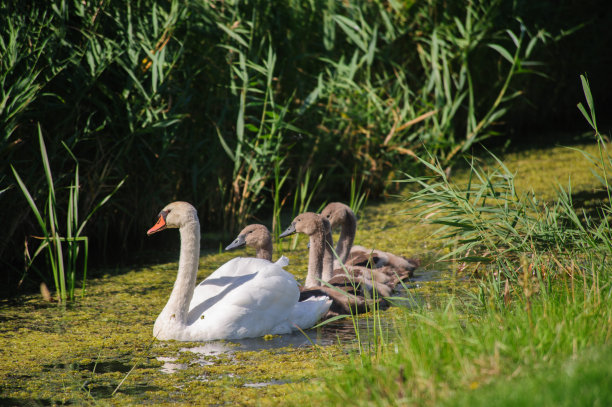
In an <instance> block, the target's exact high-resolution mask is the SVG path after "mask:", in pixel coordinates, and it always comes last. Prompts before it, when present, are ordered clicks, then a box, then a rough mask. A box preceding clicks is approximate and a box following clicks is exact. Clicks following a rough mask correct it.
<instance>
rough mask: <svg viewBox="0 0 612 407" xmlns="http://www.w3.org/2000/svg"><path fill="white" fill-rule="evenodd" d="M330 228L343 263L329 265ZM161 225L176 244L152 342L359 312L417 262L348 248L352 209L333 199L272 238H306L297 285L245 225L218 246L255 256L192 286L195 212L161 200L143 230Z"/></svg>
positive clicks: (280, 330)
mask: <svg viewBox="0 0 612 407" xmlns="http://www.w3.org/2000/svg"><path fill="white" fill-rule="evenodd" d="M347 209H348V210H347ZM338 225H340V226H342V231H341V234H340V239H339V241H338V245H337V247H336V249H335V251H336V253H337V255H336V256H338V258H339V259H338V260H340V262H344V261H347V262H350V264H348V266H342V264H341V263H340V262H339V263H337V264H336V266H334V253H333V250H332V247H333V240H332V233H331V232H332V227H334V226H338ZM169 228H178V229H179V234H180V239H181V248H180V255H179V267H178V272H177V277H176V281H175V283H174V287H173V289H172V292H171V294H170V297H169V299H168V302H167V303H166V306H165V307H164V308H163V310H162V312H161V313H160V314H159V316H158V317H157V319H156V321H155V324H154V327H153V334H154V336H155V337H156V338H157V339H160V340H170V339H174V340H178V341H208V340H214V339H241V338H250V337H258V336H264V335H267V334H284V333H289V332H291V331H292V330H295V329H307V328H310V327H312V326H314V324H316V323H317V321H319V320H320V319H322V318H325V317H329V316H332V315H339V314H348V313H356V312H364V311H366V310H368V309H371V307H372V306H374V305H375V304H377V303H378V304H381V303H383V301H384V300H383V299H382V297H385V296H389V295H390V294H391V292H392V291H393V288H394V287H395V285H396V284H397V283H398V282H399V281H400V280H402V279H404V278H406V277H408V276H409V275H411V274H412V271H413V270H414V269H415V268H416V267H417V266H418V263H417V262H416V261H414V260H407V259H405V258H402V257H399V256H395V255H392V254H390V253H385V252H379V251H376V250H370V251H368V249H365V248H362V247H360V246H353V245H352V243H353V241H354V238H355V232H356V217H355V214H354V213H353V211H351V210H350V208H349V207H348V206H346V205H344V204H341V203H333V204H330V205H328V206H327V207H326V208H325V209H324V210H323V211H322V213H321V214H320V215H319V214H316V213H312V212H305V213H302V214H300V215H298V216H297V217H296V218H295V219H294V220H293V221H292V223H291V225H290V226H289V227H288V228H287V230H285V231H284V232H283V233H282V234H281V235H280V236H281V237H285V236H289V235H291V234H293V233H303V234H306V235H308V236H309V239H310V248H309V257H308V274H307V276H306V281H305V284H304V286H302V287H300V286H298V283H297V281H296V280H295V278H294V277H293V275H292V274H291V273H289V272H287V271H286V270H285V269H284V267H287V266H288V264H289V260H288V259H287V258H286V257H284V256H281V258H280V259H278V260H277V261H276V262H272V255H273V245H272V237H271V235H270V232H269V231H268V229H267V228H266V227H265V226H263V225H258V224H253V225H248V226H246V227H245V228H244V229H243V230H242V231H241V232H240V233H239V234H238V236H237V237H236V239H235V240H234V241H233V242H232V243H231V244H230V245H228V246H227V247H226V250H232V249H236V248H239V247H243V246H250V247H253V248H255V249H256V257H255V258H242V257H237V258H234V259H232V260H230V261H228V262H227V263H225V264H223V265H222V266H221V267H219V268H218V269H217V270H215V271H214V272H213V273H212V274H211V275H210V276H209V277H207V278H206V279H205V280H204V281H202V282H201V283H200V284H198V285H196V277H197V271H198V264H199V255H200V222H199V220H198V216H197V211H196V209H195V208H194V207H193V206H192V205H191V204H189V203H187V202H180V201H178V202H173V203H170V204H168V205H166V207H164V208H163V209H162V210H161V212H160V213H159V215H158V216H157V222H156V223H155V225H154V226H153V227H151V228H150V229H149V230H148V231H147V234H148V235H152V234H154V233H158V232H160V231H162V230H165V229H169ZM338 264H340V267H338Z"/></svg>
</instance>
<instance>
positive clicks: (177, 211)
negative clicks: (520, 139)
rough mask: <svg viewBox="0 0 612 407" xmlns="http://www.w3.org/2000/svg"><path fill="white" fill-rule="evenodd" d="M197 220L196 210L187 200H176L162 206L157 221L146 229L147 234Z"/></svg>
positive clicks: (178, 226)
mask: <svg viewBox="0 0 612 407" xmlns="http://www.w3.org/2000/svg"><path fill="white" fill-rule="evenodd" d="M194 221H196V222H198V211H197V210H196V208H194V207H193V205H191V204H190V203H188V202H183V201H176V202H172V203H170V204H168V205H166V206H165V207H164V209H162V210H161V212H159V215H157V222H156V223H155V225H154V226H153V227H152V228H151V229H149V230H148V231H147V235H152V234H153V233H157V232H160V231H162V230H164V229H168V228H180V227H181V226H183V225H186V224H188V223H190V222H194Z"/></svg>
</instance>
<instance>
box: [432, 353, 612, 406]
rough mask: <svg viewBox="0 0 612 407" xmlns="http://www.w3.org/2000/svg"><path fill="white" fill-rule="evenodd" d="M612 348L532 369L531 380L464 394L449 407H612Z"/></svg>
mask: <svg viewBox="0 0 612 407" xmlns="http://www.w3.org/2000/svg"><path fill="white" fill-rule="evenodd" d="M610 389H612V347H610V346H609V345H608V346H601V347H594V348H591V349H589V350H587V351H585V352H583V353H581V354H580V355H577V356H576V357H571V358H567V359H565V360H564V361H562V362H560V363H559V362H557V363H553V364H551V365H550V366H547V367H546V368H545V369H532V370H531V371H530V372H529V377H520V378H516V379H504V380H500V381H499V382H496V383H492V384H489V385H485V386H482V387H480V388H478V389H476V390H474V391H467V392H462V393H460V394H457V395H456V398H455V399H453V400H449V401H448V402H445V403H443V404H444V405H448V406H492V405H495V406H501V407H503V406H568V407H569V406H577V407H578V406H609V405H612V392H611V391H610Z"/></svg>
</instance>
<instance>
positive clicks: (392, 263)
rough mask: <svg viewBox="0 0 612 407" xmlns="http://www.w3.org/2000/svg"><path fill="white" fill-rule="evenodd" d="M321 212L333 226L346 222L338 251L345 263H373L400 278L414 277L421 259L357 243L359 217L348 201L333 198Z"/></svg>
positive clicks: (382, 270) (391, 275)
mask: <svg viewBox="0 0 612 407" xmlns="http://www.w3.org/2000/svg"><path fill="white" fill-rule="evenodd" d="M321 216H323V217H324V218H326V219H327V220H328V221H329V223H330V225H331V227H332V229H333V228H335V227H337V226H342V229H341V231H340V237H339V238H338V244H337V246H336V253H337V254H338V257H339V259H340V260H341V261H342V262H343V263H344V264H345V265H347V266H366V267H373V268H376V269H379V270H380V271H381V272H382V273H385V274H387V275H388V276H390V277H397V278H399V279H400V280H403V279H406V278H408V277H411V276H412V275H413V273H414V270H415V269H416V268H417V267H418V266H419V261H418V260H417V259H407V258H405V257H403V256H398V255H396V254H393V253H389V252H384V251H382V250H375V249H367V248H365V247H363V246H353V242H354V240H355V234H356V231H357V217H356V216H355V213H354V212H353V210H352V209H351V208H350V207H349V206H348V205H345V204H343V203H341V202H332V203H330V204H328V205H327V206H326V207H325V208H323V210H322V211H321Z"/></svg>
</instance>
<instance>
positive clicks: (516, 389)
mask: <svg viewBox="0 0 612 407" xmlns="http://www.w3.org/2000/svg"><path fill="white" fill-rule="evenodd" d="M598 273H599V272H598ZM568 280H569V281H570V285H565V284H564V283H560V282H557V283H555V285H554V287H552V288H551V289H550V290H549V292H548V293H542V292H540V293H538V294H533V295H532V296H531V297H529V296H526V295H525V293H526V292H529V290H531V292H533V291H534V290H536V288H537V287H539V283H538V282H537V281H531V282H530V283H529V284H530V285H529V287H526V289H525V290H517V291H515V292H514V294H512V293H511V294H509V295H508V296H507V297H506V298H505V299H504V298H502V299H501V302H500V301H498V299H495V298H492V299H491V300H492V302H493V304H494V305H493V306H487V308H486V309H483V310H481V311H480V312H478V311H477V310H476V309H474V308H473V306H470V305H468V306H467V308H466V306H460V305H458V304H457V305H455V304H454V303H453V301H450V302H449V303H448V306H447V307H446V308H445V309H441V310H432V311H428V310H426V309H422V310H419V311H417V312H406V314H405V319H404V321H403V322H401V323H400V324H399V325H400V327H398V328H399V329H400V333H399V336H398V337H397V338H394V339H393V340H390V341H388V342H387V343H384V344H382V345H379V349H378V352H377V353H376V354H375V356H372V355H365V356H364V355H361V356H360V355H355V356H354V357H353V359H352V360H351V361H350V362H349V363H348V364H347V365H346V366H345V367H344V369H343V370H342V372H341V374H338V375H333V376H331V377H328V378H327V380H326V381H325V384H324V385H323V386H322V387H321V388H320V389H319V391H318V392H313V393H311V397H312V401H311V403H312V404H314V405H316V404H320V405H346V404H347V403H351V404H352V405H364V406H365V405H380V406H395V405H424V406H428V405H449V406H454V405H457V406H463V405H589V406H590V405H610V402H611V401H612V391H611V390H610V389H612V386H611V384H612V379H611V377H612V376H611V375H610V373H612V367H611V366H610V364H609V360H610V358H611V357H612V350H611V348H610V342H611V340H612V295H611V293H612V285H611V284H610V281H609V280H607V281H605V282H604V281H599V282H596V281H595V280H596V279H595V280H591V279H590V278H587V280H586V284H585V280H582V278H581V279H580V280H571V279H569V278H568ZM506 303H507V304H506ZM470 309H471V311H470V312H469V313H466V311H467V310H470Z"/></svg>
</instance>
